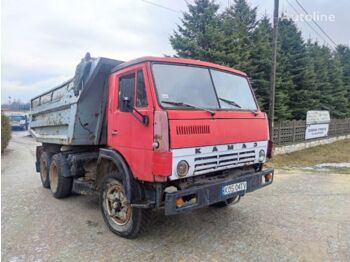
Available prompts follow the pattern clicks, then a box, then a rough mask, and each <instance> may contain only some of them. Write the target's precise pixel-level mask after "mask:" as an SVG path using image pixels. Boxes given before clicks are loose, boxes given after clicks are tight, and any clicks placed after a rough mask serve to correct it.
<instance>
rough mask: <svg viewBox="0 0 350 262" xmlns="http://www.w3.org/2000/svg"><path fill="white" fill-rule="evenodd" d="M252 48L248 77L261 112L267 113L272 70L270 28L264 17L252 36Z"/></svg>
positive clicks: (267, 20) (266, 18)
mask: <svg viewBox="0 0 350 262" xmlns="http://www.w3.org/2000/svg"><path fill="white" fill-rule="evenodd" d="M253 42H254V48H252V49H251V55H250V63H251V66H250V67H251V72H250V77H251V79H252V82H253V87H254V90H255V94H256V97H257V99H258V102H259V105H260V108H261V110H263V111H265V112H268V110H269V95H270V86H271V70H272V46H271V43H272V27H271V24H270V21H269V19H268V17H266V16H264V17H263V18H262V19H261V20H260V21H259V23H258V25H257V28H256V29H255V30H254V34H253Z"/></svg>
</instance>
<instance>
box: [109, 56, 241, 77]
mask: <svg viewBox="0 0 350 262" xmlns="http://www.w3.org/2000/svg"><path fill="white" fill-rule="evenodd" d="M144 62H161V63H171V64H182V65H184V64H185V65H195V66H203V67H210V68H215V69H219V70H223V71H228V72H232V73H234V74H238V75H242V76H247V74H246V73H244V72H242V71H240V70H237V69H233V68H230V67H227V66H221V65H218V64H214V63H209V62H204V61H200V60H194V59H187V58H175V57H153V56H144V57H140V58H136V59H133V60H130V61H128V62H124V63H121V64H120V65H117V66H116V67H114V68H113V69H112V73H114V72H116V71H119V70H122V69H124V68H126V67H129V66H133V65H136V64H141V63H144Z"/></svg>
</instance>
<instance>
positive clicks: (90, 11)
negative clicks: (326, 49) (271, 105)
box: [1, 0, 350, 103]
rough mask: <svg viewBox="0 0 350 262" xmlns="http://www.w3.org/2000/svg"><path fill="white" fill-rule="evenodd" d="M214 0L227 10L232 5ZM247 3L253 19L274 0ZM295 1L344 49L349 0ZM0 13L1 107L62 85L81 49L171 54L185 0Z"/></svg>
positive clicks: (307, 32)
mask: <svg viewBox="0 0 350 262" xmlns="http://www.w3.org/2000/svg"><path fill="white" fill-rule="evenodd" d="M147 1H148V2H153V3H157V4H160V5H163V6H166V7H168V8H170V9H172V10H173V11H170V10H166V9H163V8H160V7H157V6H154V5H151V4H149V3H146V2H147ZM187 1H188V2H190V3H192V2H193V0H187ZM217 2H219V3H221V4H222V6H223V7H226V6H227V5H228V4H230V2H231V3H232V2H233V0H221V1H219V0H218V1H217ZM248 2H249V3H251V5H252V6H258V14H259V16H262V15H263V14H267V15H268V16H271V14H272V9H273V0H269V1H267V0H265V1H264V0H248ZM289 2H290V3H291V4H292V5H293V6H294V7H295V8H296V9H297V10H298V12H297V13H296V12H295V11H294V10H293V9H292V8H291V7H290V5H289V4H288V3H287V0H280V11H284V12H287V14H288V15H290V16H292V15H293V16H294V17H295V15H296V14H302V11H301V9H300V8H299V7H298V6H297V4H296V2H295V0H289ZM299 2H300V3H301V4H302V5H303V6H304V7H305V8H306V10H307V11H309V13H311V14H314V15H316V16H317V15H327V17H328V18H329V20H332V21H319V24H320V25H321V26H322V27H323V28H324V30H325V31H326V32H327V33H328V34H329V35H330V37H331V38H332V39H333V40H334V41H335V42H336V43H343V44H346V45H350V30H349V28H348V27H349V25H348V24H349V23H350V17H349V10H350V1H349V0H338V1H334V0H333V1H331V0H307V1H306V0H299ZM1 8H2V17H1V30H2V43H1V70H2V74H1V84H2V88H1V101H2V103H4V102H7V101H8V99H9V98H8V97H9V96H10V97H12V99H14V98H16V99H21V100H22V101H29V99H30V98H31V97H33V96H35V95H37V94H39V93H41V92H43V91H45V90H48V89H50V88H52V87H54V86H55V85H58V84H60V83H61V82H63V81H65V80H67V79H68V78H70V77H71V76H72V75H73V74H74V70H75V66H76V65H77V63H78V62H79V61H80V58H81V57H83V56H84V54H85V53H86V52H87V51H89V52H90V53H91V55H92V56H95V57H96V56H105V57H110V58H115V59H119V60H129V59H133V58H137V57H140V56H146V55H147V56H148V55H152V56H163V55H165V54H167V55H172V54H174V52H173V50H172V48H171V46H170V44H169V36H170V35H171V34H172V32H173V30H174V29H176V24H179V23H180V18H181V16H182V15H181V12H182V11H185V10H186V3H185V1H184V0H145V1H143V0H123V1H122V0H103V1H93V0H74V1H73V0H57V1H53V0H46V1H44V0H2V1H1ZM332 15H333V16H334V18H332V17H331V16H332ZM297 18H298V17H297ZM333 20H334V21H333ZM310 23H311V22H310ZM297 24H298V25H299V27H300V28H301V29H302V31H303V34H304V37H306V38H308V37H312V38H313V39H316V38H318V39H319V40H320V37H319V36H317V35H316V34H315V33H314V32H313V31H312V30H311V29H310V28H309V26H308V25H307V24H306V23H305V22H303V21H299V22H297ZM314 27H315V26H314ZM324 38H325V37H324ZM321 42H323V40H321Z"/></svg>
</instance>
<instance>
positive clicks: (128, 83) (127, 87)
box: [119, 73, 135, 112]
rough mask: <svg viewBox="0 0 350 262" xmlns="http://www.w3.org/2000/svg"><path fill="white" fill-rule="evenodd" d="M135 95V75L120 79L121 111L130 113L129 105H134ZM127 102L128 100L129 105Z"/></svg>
mask: <svg viewBox="0 0 350 262" xmlns="http://www.w3.org/2000/svg"><path fill="white" fill-rule="evenodd" d="M134 94H135V73H132V74H129V75H125V76H122V77H120V78H119V110H120V111H121V112H129V111H130V109H129V106H128V103H129V105H133V104H134ZM125 100H128V101H129V102H128V103H127V102H126V101H125Z"/></svg>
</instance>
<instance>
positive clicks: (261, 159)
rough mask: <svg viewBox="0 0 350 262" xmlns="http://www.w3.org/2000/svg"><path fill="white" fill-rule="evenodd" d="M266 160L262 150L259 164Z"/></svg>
mask: <svg viewBox="0 0 350 262" xmlns="http://www.w3.org/2000/svg"><path fill="white" fill-rule="evenodd" d="M264 160H265V151H264V150H260V152H259V162H264Z"/></svg>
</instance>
